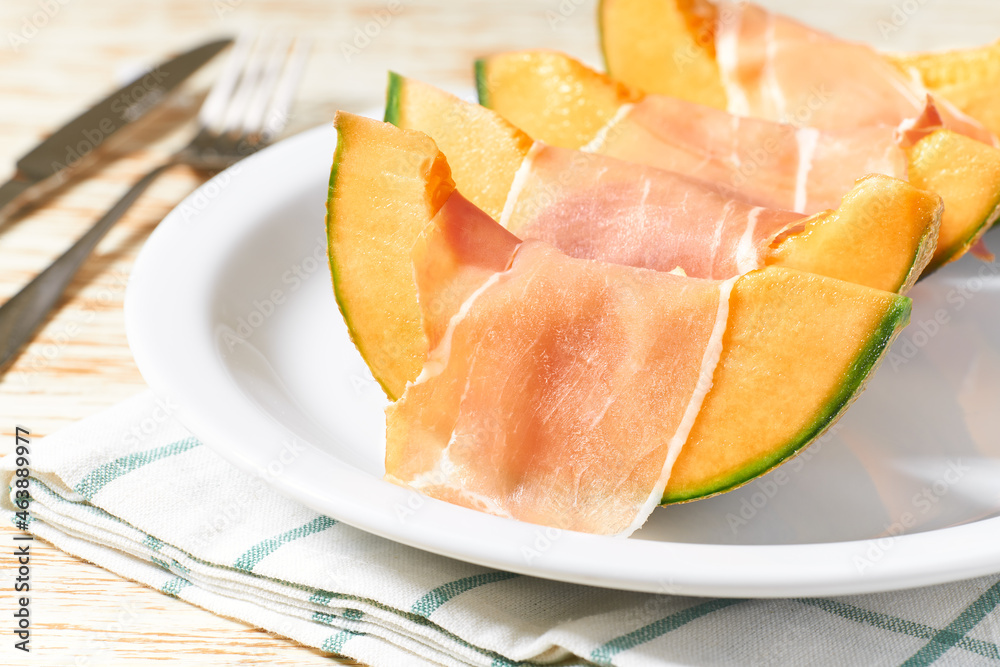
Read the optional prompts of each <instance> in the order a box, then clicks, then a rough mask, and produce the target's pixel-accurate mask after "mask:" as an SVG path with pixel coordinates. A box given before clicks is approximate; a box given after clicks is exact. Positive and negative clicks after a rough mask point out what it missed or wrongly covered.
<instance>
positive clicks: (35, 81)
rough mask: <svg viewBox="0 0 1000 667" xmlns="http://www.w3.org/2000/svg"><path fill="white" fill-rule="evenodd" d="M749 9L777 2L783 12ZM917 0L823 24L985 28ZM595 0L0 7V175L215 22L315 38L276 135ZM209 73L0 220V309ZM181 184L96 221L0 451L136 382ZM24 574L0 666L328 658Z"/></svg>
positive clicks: (163, 141) (454, 73)
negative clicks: (152, 260) (136, 296)
mask: <svg viewBox="0 0 1000 667" xmlns="http://www.w3.org/2000/svg"><path fill="white" fill-rule="evenodd" d="M765 4H769V5H772V6H778V7H781V8H782V9H787V10H789V11H795V10H796V7H798V6H800V5H801V3H795V2H792V1H791V0H786V1H780V2H779V1H775V2H768V3H765ZM919 4H920V10H919V12H917V14H915V15H913V16H912V17H910V18H912V20H910V19H909V18H908V19H907V22H906V24H905V25H903V26H902V27H901V28H900V30H898V31H896V32H894V33H892V34H890V35H888V36H885V35H882V34H880V32H879V30H878V19H880V18H889V17H891V10H890V9H889V8H890V7H891V6H892V3H891V2H889V1H887V0H879V2H875V3H872V2H868V1H867V0H865V1H863V0H853V1H852V2H849V3H843V2H842V3H831V4H829V5H826V6H825V7H828V8H829V15H830V16H829V18H830V28H831V29H833V30H835V31H836V32H840V33H842V34H845V35H847V36H852V37H856V38H862V39H869V40H872V41H874V42H875V43H877V44H879V45H880V46H884V47H893V46H895V47H899V48H915V47H919V46H925V45H936V46H947V45H949V43H950V42H954V41H955V40H954V39H951V40H949V39H948V38H947V37H946V38H945V39H936V40H935V37H934V36H935V35H938V34H940V30H941V28H942V26H945V27H948V28H951V30H949V31H948V34H950V35H954V34H957V33H958V32H959V30H957V29H956V27H958V26H962V31H961V34H962V39H961V41H964V42H969V41H971V42H984V41H987V40H989V39H993V38H995V37H996V34H995V33H996V32H997V26H998V25H1000V24H998V22H997V18H998V12H997V10H996V9H995V8H996V7H997V5H1000V3H996V2H994V1H993V0H990V1H989V2H984V1H983V0H960V1H952V2H949V3H948V4H947V6H945V3H943V2H937V3H935V2H928V3H923V2H921V3H919ZM594 5H595V1H594V0H504V1H502V2H501V1H497V0H465V1H460V0H454V1H452V2H440V1H439V2H417V1H415V0H392V1H390V0H284V1H279V0H158V1H155V2H154V1H151V0H145V1H143V2H132V1H130V0H3V2H2V3H0V39H3V41H4V44H3V45H0V177H6V176H7V175H8V173H9V172H10V171H11V170H12V168H13V163H14V161H15V159H16V158H17V157H18V156H19V155H20V154H22V153H23V152H25V151H26V150H28V149H30V148H31V147H32V146H33V145H34V144H35V142H37V141H38V139H39V138H41V137H42V136H44V135H45V133H46V132H48V131H51V130H52V129H53V128H55V127H58V126H59V125H60V124H61V123H62V122H63V121H65V120H66V119H68V118H69V117H71V116H73V115H75V114H76V113H78V112H79V111H80V110H82V109H83V108H84V107H85V106H87V105H88V104H89V103H91V102H92V101H94V100H95V99H96V98H98V97H101V96H102V95H103V94H104V93H105V92H106V91H109V90H111V89H112V88H114V87H117V86H118V85H119V84H120V83H121V82H122V81H123V80H124V78H123V77H127V76H128V74H129V73H130V72H132V73H134V72H136V71H137V68H139V67H141V66H143V65H150V64H153V63H155V62H156V61H158V60H159V59H161V58H162V57H163V56H165V55H166V54H168V53H172V52H176V51H178V50H181V49H184V48H187V47H189V46H191V45H193V44H195V43H198V42H200V41H202V40H204V39H207V38H209V37H212V36H215V35H219V34H235V33H237V32H239V31H240V30H243V29H253V28H260V27H262V26H267V27H269V28H279V29H288V30H291V31H294V32H297V33H300V34H310V35H312V36H313V38H314V47H313V55H312V58H311V60H310V63H309V66H308V68H307V71H306V74H305V78H304V81H303V84H302V86H301V89H300V91H299V94H298V98H297V100H296V106H295V109H294V113H293V116H292V119H291V123H290V126H289V128H288V133H294V132H297V131H300V130H303V129H305V128H309V127H312V126H315V125H318V124H320V123H327V122H330V120H331V119H332V117H333V114H334V112H335V111H336V110H337V109H346V110H349V111H364V110H368V109H371V108H373V107H376V106H379V105H381V104H382V103H383V95H384V88H385V75H386V70H387V69H389V68H392V69H395V70H398V71H400V72H402V73H404V74H407V75H411V76H414V77H417V78H421V79H424V80H426V81H430V82H432V83H435V84H438V85H441V86H444V87H448V88H451V89H454V90H458V91H462V90H466V91H470V90H471V87H472V78H471V60H472V58H473V57H475V56H477V55H481V54H485V53H489V52H493V51H499V50H506V49H517V48H529V47H540V46H547V47H550V48H556V49H562V50H566V51H569V52H570V53H573V54H575V55H576V56H578V57H580V58H582V59H584V60H585V61H589V62H591V63H595V64H596V63H599V56H598V42H597V33H596V30H595V28H594V15H595V9H594ZM987 8H988V9H989V12H990V19H991V20H983V21H973V20H971V19H970V17H971V16H975V14H972V10H978V11H980V12H982V11H984V10H986V9H987ZM391 9H396V13H392V12H391V11H389V10H391ZM376 13H381V16H382V17H385V16H387V15H388V16H391V18H390V19H389V20H388V22H387V23H386V25H384V27H382V26H380V28H379V30H378V31H377V34H376V35H375V36H374V37H372V38H371V39H370V40H369V43H367V44H366V43H365V42H364V41H360V40H359V41H358V42H357V43H355V39H356V37H357V34H358V33H357V31H359V30H364V28H365V26H366V24H370V22H371V21H373V19H374V16H375V14H376ZM980 16H981V14H980ZM935 31H937V32H935ZM880 40H881V41H880ZM352 47H353V48H352ZM211 74H212V70H211V68H209V69H208V70H206V72H204V73H203V76H199V78H197V79H196V80H193V81H192V82H191V85H189V86H186V87H185V90H184V91H183V93H182V94H181V95H179V96H177V97H176V98H175V99H173V100H172V102H171V103H170V104H169V105H168V106H167V107H165V108H163V109H162V110H160V111H158V112H156V113H155V114H154V116H153V117H151V118H148V119H146V120H145V121H143V122H142V123H141V124H140V125H139V126H138V127H135V128H134V129H131V130H130V131H129V133H128V136H127V137H125V138H124V139H122V140H121V141H118V142H117V144H116V145H115V146H114V147H113V148H112V149H111V150H109V151H108V155H107V159H106V160H105V161H104V162H102V163H101V164H100V165H98V166H97V167H96V168H95V169H94V170H93V171H92V173H91V174H90V175H89V176H90V177H89V179H88V180H86V181H83V182H80V183H78V184H75V185H73V186H72V187H68V188H66V189H64V190H63V191H62V192H60V193H58V196H56V197H54V198H53V199H51V200H49V201H47V202H46V203H45V204H44V205H42V206H40V207H37V208H36V209H34V210H31V211H29V212H27V213H26V214H24V215H21V216H20V217H18V218H15V219H14V220H12V221H10V222H8V223H6V224H4V223H0V302H3V301H5V300H6V299H7V298H8V297H10V296H11V295H13V294H14V293H15V292H16V291H17V289H18V288H19V287H20V286H21V285H22V284H24V283H25V282H26V281H28V280H29V279H30V278H31V277H33V276H34V275H35V274H36V273H37V272H38V271H40V270H41V269H42V268H43V267H44V266H46V265H47V263H48V262H50V261H51V260H52V259H53V258H54V257H56V256H57V255H58V254H59V253H60V252H62V250H63V249H65V248H66V247H67V246H68V245H69V244H70V243H71V242H72V240H73V239H75V238H76V237H77V236H79V235H80V234H81V233H82V232H83V230H84V229H86V228H87V226H88V225H89V224H90V223H91V222H92V221H93V220H95V219H96V218H97V217H98V216H99V215H100V214H101V213H102V212H103V211H104V210H105V209H106V207H108V206H109V205H110V204H111V203H112V202H113V201H115V200H116V199H117V198H118V196H120V195H121V194H122V193H123V192H124V191H125V190H126V189H127V187H128V186H129V184H131V183H132V182H134V181H135V180H136V179H137V178H138V177H139V176H140V175H141V174H143V173H145V171H146V170H147V169H149V168H150V167H151V166H152V165H154V164H155V163H156V162H157V160H158V159H160V158H162V157H163V156H165V155H167V154H168V152H169V151H170V149H171V148H172V147H174V146H176V145H178V143H179V142H180V141H182V140H183V139H184V137H185V136H186V135H187V134H188V133H189V132H190V123H189V122H186V121H189V120H190V118H191V117H192V114H193V112H194V111H195V109H196V108H197V103H198V101H199V99H200V95H201V94H203V92H204V90H205V89H206V87H207V85H208V82H210V80H211ZM199 182H200V179H199V177H198V176H197V175H196V174H194V173H191V172H189V171H186V170H184V169H180V168H178V169H175V170H173V171H172V172H171V173H169V174H168V175H167V176H165V177H164V178H162V179H161V180H160V181H159V182H158V183H157V184H156V185H154V186H153V188H152V189H151V190H150V191H149V192H148V193H147V194H146V195H145V196H144V197H143V198H142V199H141V200H140V202H139V203H138V204H137V205H136V206H135V207H134V208H133V209H132V211H131V212H130V213H129V214H128V215H127V216H126V217H125V219H124V220H122V221H121V222H120V223H119V224H118V225H117V226H116V227H115V228H114V229H113V230H112V231H111V233H110V234H109V235H108V237H107V238H106V239H105V240H104V242H103V243H102V244H101V246H100V247H99V249H98V251H97V252H96V253H95V254H94V256H93V257H91V258H90V260H89V261H88V262H87V264H86V265H85V267H84V269H83V271H82V272H81V274H80V275H79V276H78V277H77V279H76V280H75V281H74V282H73V284H72V286H71V288H70V290H69V293H68V294H67V295H66V297H65V298H64V300H63V302H62V304H61V307H60V308H59V310H58V311H57V312H56V313H55V314H54V315H53V316H52V317H51V318H50V319H49V320H48V322H47V323H46V325H45V327H44V329H43V330H42V332H41V333H40V334H39V335H38V337H37V338H36V339H35V341H34V342H33V343H32V344H31V345H30V346H28V347H27V348H26V349H25V351H24V352H23V353H22V355H21V356H20V358H19V359H18V361H17V362H16V363H15V364H14V365H13V366H12V367H11V368H10V369H9V371H8V372H7V373H6V375H5V376H4V377H2V378H0V454H5V453H8V452H9V451H11V450H12V448H13V444H14V430H15V426H16V425H19V426H23V427H25V428H27V429H29V430H30V431H31V433H32V437H33V438H40V437H42V436H44V435H46V434H49V433H52V432H54V431H56V430H58V429H60V428H62V427H64V426H66V425H68V424H70V423H72V422H74V421H76V420H79V419H82V418H84V417H86V416H88V415H90V414H93V413H95V412H97V411H99V410H101V409H103V408H106V407H109V406H111V405H113V404H115V403H117V402H119V401H121V400H123V399H125V398H127V397H129V396H132V395H134V394H137V393H139V392H141V391H143V390H144V389H145V384H144V382H143V380H142V377H141V376H140V375H139V373H138V371H137V370H136V367H135V364H134V363H133V360H132V355H131V353H130V351H129V347H128V343H127V341H126V338H125V330H124V325H123V315H122V300H123V296H124V294H125V285H126V282H127V280H128V276H129V272H130V270H131V268H132V265H133V262H134V260H135V257H136V254H137V252H138V251H139V249H140V248H141V246H142V244H143V242H144V241H145V239H146V238H147V236H148V234H149V233H150V231H151V230H152V229H153V227H155V225H156V224H157V222H158V221H159V220H160V219H161V218H162V217H163V216H164V215H165V214H166V213H167V212H168V211H169V210H170V209H171V208H172V207H173V206H174V205H176V204H177V203H178V202H179V201H180V199H181V198H182V197H184V196H185V195H186V194H187V193H189V192H190V191H191V190H192V189H193V188H195V187H196V186H197V185H198V183H199ZM15 533H16V531H15V530H14V529H13V528H11V527H9V526H6V525H4V526H2V527H0V576H2V577H3V578H4V580H3V581H2V582H0V591H2V594H0V613H2V614H3V617H4V618H7V619H9V617H8V616H7V614H8V613H9V610H10V609H11V605H10V604H8V602H9V600H10V599H11V597H12V596H13V592H12V591H11V589H10V588H9V587H10V586H11V583H10V582H11V579H12V577H11V579H8V578H7V577H8V575H9V573H10V572H11V571H12V570H13V568H12V567H11V563H12V559H11V558H10V555H9V554H10V552H11V551H13V547H12V545H13V544H14V542H13V541H12V538H13V537H14V535H15ZM32 576H33V584H34V586H33V590H32V603H31V611H32V614H33V626H32V630H33V635H32V643H31V646H32V650H33V652H32V653H31V654H30V656H26V655H24V654H22V653H21V652H20V651H15V650H13V648H12V643H13V642H12V640H11V638H10V637H11V636H10V635H9V634H8V631H7V630H6V629H4V630H3V632H2V633H0V636H3V637H4V639H3V640H2V643H0V664H5V665H6V664H32V665H60V666H61V665H72V664H94V665H125V664H136V663H143V662H145V661H147V660H150V659H156V660H160V661H167V662H170V661H172V662H176V663H180V664H185V665H190V664H220V665H221V664H236V663H237V662H250V663H267V664H271V665H310V664H329V657H328V656H326V655H324V654H322V653H321V652H319V651H315V650H312V649H308V648H304V647H302V646H299V645H297V644H295V643H293V642H291V641H288V640H285V639H283V638H281V637H277V636H274V635H271V634H268V633H266V632H264V631H262V630H259V629H256V628H253V627H249V626H247V625H245V624H242V623H239V622H235V621H231V620H227V619H223V618H220V617H217V616H215V615H213V614H210V613H208V612H206V611H204V610H201V609H199V608H196V607H193V606H191V605H189V604H187V603H185V602H182V601H179V600H177V599H174V598H170V597H168V596H166V595H163V594H161V593H158V592H156V591H152V590H150V589H147V588H145V587H143V586H140V585H138V584H135V583H133V582H129V581H125V580H123V579H121V578H119V577H117V576H115V575H113V574H111V573H109V572H107V571H105V570H102V569H100V568H97V567H95V566H93V565H90V564H88V563H86V562H83V561H81V560H78V559H76V558H73V557H71V556H68V555H66V554H64V553H62V552H60V551H58V550H56V549H54V548H52V547H51V546H48V545H45V544H43V543H37V542H36V543H35V546H34V550H33V569H32ZM8 622H9V620H8ZM2 627H3V628H7V623H4V624H3V626H2Z"/></svg>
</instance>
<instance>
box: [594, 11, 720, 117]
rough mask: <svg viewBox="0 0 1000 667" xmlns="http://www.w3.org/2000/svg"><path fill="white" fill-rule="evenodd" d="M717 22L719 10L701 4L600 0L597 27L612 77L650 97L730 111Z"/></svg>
mask: <svg viewBox="0 0 1000 667" xmlns="http://www.w3.org/2000/svg"><path fill="white" fill-rule="evenodd" d="M715 19H716V10H715V6H714V5H712V4H710V3H706V2H702V1H700V0H666V1H662V0H660V1H657V2H650V1H649V0H601V2H600V6H599V8H598V25H599V29H600V35H601V49H602V51H603V52H604V61H605V64H606V65H607V68H608V73H609V74H611V76H613V77H614V78H615V79H617V80H619V81H623V82H625V83H626V84H628V85H630V86H635V87H636V88H638V89H639V90H642V91H644V92H647V93H657V94H659V95H671V96H673V97H680V98H682V99H686V100H691V101H692V102H698V103H699V104H705V105H707V106H711V107H716V108H717V109H725V108H726V91H725V89H724V88H723V86H722V80H721V79H720V77H719V66H718V65H717V64H716V62H715V36H714V34H713V30H714V25H715ZM650 27H654V28H655V29H653V30H650ZM651 63H655V66H653V65H651Z"/></svg>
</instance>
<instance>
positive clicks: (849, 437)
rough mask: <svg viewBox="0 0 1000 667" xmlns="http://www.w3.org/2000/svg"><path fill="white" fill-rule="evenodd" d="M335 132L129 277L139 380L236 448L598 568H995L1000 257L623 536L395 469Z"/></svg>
mask: <svg viewBox="0 0 1000 667" xmlns="http://www.w3.org/2000/svg"><path fill="white" fill-rule="evenodd" d="M334 145H335V135H334V133H333V131H332V130H331V129H326V128H318V129H315V130H312V131H309V132H305V133H303V134H301V135H299V136H296V137H293V138H292V139H289V140H287V141H284V142H282V143H280V144H278V145H276V146H274V147H272V148H270V149H268V150H266V151H264V152H262V153H260V154H258V155H256V156H253V157H251V158H249V159H247V160H245V161H244V162H243V163H242V164H240V165H237V167H235V168H234V169H232V170H230V171H228V172H225V173H223V174H221V175H219V176H218V177H216V178H215V179H213V180H212V181H210V182H209V183H207V184H206V185H204V186H203V187H202V188H201V189H200V190H199V191H198V192H196V193H195V194H194V195H192V196H191V197H190V198H188V199H187V200H186V201H185V202H184V203H183V204H181V205H180V206H179V207H178V208H177V209H176V210H175V211H173V212H172V213H171V214H170V215H169V216H168V217H167V219H166V220H164V221H163V223H162V224H161V225H160V226H159V227H158V228H157V230H156V232H155V233H154V234H153V236H152V238H151V239H150V241H149V242H148V244H147V245H146V247H145V248H144V249H143V252H142V254H141V256H140V257H139V260H138V262H137V264H136V267H135V271H134V273H133V274H132V279H131V282H130V284H129V288H128V293H127V297H126V304H125V305H126V316H127V326H128V337H129V341H130V343H131V346H132V350H133V352H134V353H135V358H136V361H137V363H138V365H139V368H140V370H141V371H142V374H143V376H144V377H145V378H146V380H147V381H148V382H149V384H150V385H151V386H152V387H153V388H154V390H155V391H156V392H158V393H160V394H163V395H169V396H171V397H172V398H173V399H174V400H175V401H176V402H178V403H179V404H180V405H181V406H182V409H181V410H180V412H179V416H180V419H181V420H182V422H183V423H184V424H185V425H186V426H187V427H188V428H190V429H191V430H192V431H193V432H194V433H195V434H196V435H197V436H198V437H200V438H201V439H203V440H204V441H205V442H206V443H208V444H209V445H211V446H212V447H213V448H215V449H216V450H217V451H218V452H220V453H221V454H222V455H224V456H225V457H227V458H228V459H230V460H231V461H233V462H234V463H236V464H237V465H239V466H241V467H243V468H245V469H248V470H251V471H257V472H258V473H259V474H261V475H263V476H264V477H265V478H266V479H267V481H268V482H269V483H270V484H273V485H274V486H275V487H276V488H277V489H279V490H280V491H281V492H283V493H285V494H286V495H288V496H290V497H292V498H295V499H297V500H299V501H301V502H303V503H305V504H306V505H309V506H310V507H312V508H314V509H316V510H318V511H320V512H324V513H326V514H328V515H330V516H332V517H335V518H337V519H340V520H342V521H344V522H346V523H349V524H352V525H355V526H357V527H359V528H362V529H365V530H368V531H371V532H373V533H377V534H379V535H383V536H385V537H387V538H389V539H392V540H397V541H399V542H404V543H406V544H410V545H413V546H416V547H420V548H421V549H426V550H429V551H433V552H436V553H439V554H444V555H447V556H452V557H455V558H459V559H462V560H467V561H472V562H476V563H481V564H484V565H490V566H495V567H498V568H503V569H507V570H513V571H516V572H521V573H526V574H532V575H537V576H540V577H548V578H552V579H559V580H564V581H571V582H579V583H584V584H594V585H599V586H609V587H616V588H624V589H635V590H644V591H652V592H673V593H684V594H694V595H705V596H759V597H767V596H802V595H832V594H847V593H860V592H868V591H878V590H887V589H896V588H903V587H910V586H919V585H924V584H932V583H937V582H944V581H948V580H955V579H959V578H965V577H972V576H975V575H980V574H985V573H988V572H992V571H996V570H998V569H1000V518H997V515H998V513H1000V409H998V406H1000V276H998V271H1000V267H998V265H997V264H994V265H984V264H982V263H979V262H977V261H976V260H973V259H966V260H963V261H961V262H959V263H957V264H956V265H954V266H952V267H950V268H949V269H947V270H945V271H942V272H940V273H938V274H937V275H935V276H933V277H932V278H930V279H929V280H926V281H924V282H922V283H921V284H919V285H918V286H917V288H916V289H914V290H913V293H912V296H913V298H914V300H915V302H916V308H915V311H914V316H913V324H911V325H910V327H909V328H908V329H907V330H906V331H905V332H904V335H903V337H902V338H901V340H900V341H899V342H898V344H897V345H896V346H895V348H894V349H893V354H892V355H891V356H890V357H889V360H888V361H887V363H886V364H885V365H884V366H883V367H882V368H881V369H880V370H879V372H878V374H877V377H876V378H875V379H874V381H873V382H872V383H871V386H870V387H869V389H868V390H867V392H866V393H865V394H864V395H863V396H862V398H861V399H860V400H859V401H858V402H857V404H856V405H855V406H854V407H853V408H852V409H851V410H850V411H849V413H848V415H847V416H846V417H845V419H843V420H842V422H841V423H840V425H839V427H838V428H837V430H836V431H835V432H834V433H833V434H832V435H830V436H827V437H825V438H824V440H823V441H822V442H821V443H818V444H815V445H813V447H812V448H811V449H810V450H807V451H806V453H804V454H803V455H802V456H800V457H799V458H798V459H795V460H793V461H792V462H790V463H788V464H787V465H785V466H784V467H782V468H780V469H779V471H777V472H775V473H772V474H770V475H768V476H765V477H763V478H761V479H760V480H758V481H756V482H754V483H751V484H750V485H748V486H746V487H744V488H742V489H740V490H737V491H735V492H732V493H729V494H726V495H724V496H720V497H717V498H713V499H710V500H706V501H702V502H698V503H693V504H689V505H684V506H678V507H670V508H659V509H657V510H656V511H655V512H654V514H653V516H652V518H651V520H650V521H649V523H648V524H647V525H646V526H645V527H644V528H643V529H642V530H641V531H639V532H638V533H636V534H635V536H634V537H632V538H630V539H627V540H622V539H615V538H606V537H598V536H592V535H583V534H578V533H568V532H559V531H555V530H551V529H548V530H547V529H544V528H541V527H539V526H535V525H531V524H526V523H521V522H517V521H512V520H507V519H501V518H496V517H492V516H487V515H485V514H480V513H478V512H475V511H472V510H468V509H464V508H461V507H456V506H452V505H449V504H446V503H443V502H440V501H437V500H432V499H427V498H424V497H422V496H420V495H417V494H416V493H413V492H408V491H406V490H404V489H402V488H399V487H397V486H393V485H392V484H389V483H386V482H384V481H382V479H381V477H382V473H383V463H382V460H383V453H384V436H383V429H384V417H383V414H382V409H383V407H384V406H385V404H386V401H385V398H384V396H383V394H382V392H381V390H380V389H379V387H378V385H377V384H376V383H375V382H374V380H372V378H371V375H370V374H369V372H368V370H367V368H366V366H365V364H364V363H363V361H362V360H361V358H360V356H359V355H358V353H357V351H356V350H355V348H354V346H353V345H352V344H351V342H350V341H349V339H348V336H347V332H346V330H345V327H344V324H343V321H342V319H341V317H340V313H339V312H338V310H337V304H336V302H335V301H334V298H333V293H332V289H331V286H330V277H329V270H328V268H327V266H326V259H325V251H326V246H325V238H324V203H325V198H326V193H327V175H328V173H329V169H330V160H331V156H332V154H333V149H334ZM993 238H994V244H995V245H997V246H1000V236H997V235H996V234H994V235H993ZM935 317H936V318H937V320H935ZM945 319H947V320H948V322H947V324H945V325H942V324H938V323H936V322H937V321H943V320H945ZM901 532H904V533H905V534H902V535H900V534H899V533H901Z"/></svg>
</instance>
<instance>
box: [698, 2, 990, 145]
mask: <svg viewBox="0 0 1000 667" xmlns="http://www.w3.org/2000/svg"><path fill="white" fill-rule="evenodd" d="M715 54H716V61H717V63H718V66H719V73H720V75H721V77H722V84H723V88H724V89H725V91H726V97H727V100H728V109H729V111H730V112H731V113H734V114H737V115H741V116H756V117H759V118H767V119H770V120H780V121H784V122H791V123H795V124H796V125H802V126H807V125H808V126H811V127H816V128H820V129H828V130H835V129H847V128H853V127H864V126H869V125H889V126H898V125H900V124H901V123H906V122H912V121H913V119H916V118H917V117H919V116H920V115H921V113H922V112H923V109H924V105H925V102H926V99H927V95H928V93H927V91H926V89H925V88H924V87H923V85H922V84H920V83H919V82H918V81H915V80H912V79H909V78H907V77H906V76H905V75H904V74H903V73H902V72H901V71H900V70H899V69H897V68H896V67H894V66H893V65H891V64H890V63H889V62H888V61H887V60H886V59H885V58H884V57H883V56H881V55H880V54H879V53H878V51H876V50H875V49H874V48H872V47H871V46H868V45H866V44H861V43H855V42H849V41H846V40H842V39H839V38H836V37H834V36H832V35H829V34H827V33H824V32H822V31H819V30H816V29H814V28H811V27H809V26H806V25H804V24H802V23H799V22H798V21H795V20H793V19H791V18H788V17H786V16H782V15H780V14H775V13H772V12H769V11H767V10H766V9H764V8H762V7H758V6H757V5H753V4H750V3H733V2H723V3H719V4H718V6H717V18H716V21H715ZM936 104H937V106H938V107H939V108H940V110H941V115H942V118H943V120H944V126H945V127H946V128H948V129H950V130H954V131H956V132H958V133H960V134H964V135H966V136H969V137H972V138H974V139H977V140H979V141H982V142H985V143H989V144H992V145H997V140H996V137H994V136H993V134H992V133H990V132H989V131H988V130H987V129H986V128H984V127H983V126H982V125H981V124H980V123H979V122H978V121H976V120H974V119H972V118H970V117H968V116H966V115H965V114H963V113H962V112H961V111H959V110H958V109H957V108H955V107H953V106H952V105H951V104H949V103H948V102H947V101H946V100H944V99H937V100H936Z"/></svg>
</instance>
